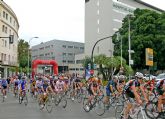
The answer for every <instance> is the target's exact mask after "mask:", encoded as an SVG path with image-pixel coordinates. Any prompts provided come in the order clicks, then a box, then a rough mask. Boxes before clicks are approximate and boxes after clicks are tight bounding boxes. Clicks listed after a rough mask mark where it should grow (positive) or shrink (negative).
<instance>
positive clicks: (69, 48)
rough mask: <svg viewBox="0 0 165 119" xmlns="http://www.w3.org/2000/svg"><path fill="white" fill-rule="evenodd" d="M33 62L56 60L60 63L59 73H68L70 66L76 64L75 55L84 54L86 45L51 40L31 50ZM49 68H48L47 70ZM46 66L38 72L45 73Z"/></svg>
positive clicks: (41, 67)
mask: <svg viewBox="0 0 165 119" xmlns="http://www.w3.org/2000/svg"><path fill="white" fill-rule="evenodd" d="M31 52H32V60H35V59H43V60H44V59H45V60H49V59H54V60H56V62H57V63H58V66H59V72H63V71H68V70H69V69H70V68H69V65H70V64H74V63H75V55H76V54H80V53H84V43H79V42H72V41H62V40H51V41H48V42H45V43H41V44H39V45H35V46H33V47H32V49H31ZM49 68H50V67H49V66H46V69H47V70H50V71H51V68H50V69H49ZM44 69H45V66H42V65H41V66H40V67H39V68H38V72H40V73H43V71H44Z"/></svg>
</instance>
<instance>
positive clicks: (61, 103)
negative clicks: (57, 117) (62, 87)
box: [60, 96, 67, 108]
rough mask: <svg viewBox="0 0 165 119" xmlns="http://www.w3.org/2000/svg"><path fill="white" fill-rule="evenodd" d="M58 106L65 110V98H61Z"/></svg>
mask: <svg viewBox="0 0 165 119" xmlns="http://www.w3.org/2000/svg"><path fill="white" fill-rule="evenodd" d="M60 106H62V107H63V108H66V106H67V100H66V98H65V96H64V97H62V99H61V102H60Z"/></svg>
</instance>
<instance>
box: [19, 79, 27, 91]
mask: <svg viewBox="0 0 165 119" xmlns="http://www.w3.org/2000/svg"><path fill="white" fill-rule="evenodd" d="M20 85H21V88H22V90H24V89H25V86H26V80H20Z"/></svg>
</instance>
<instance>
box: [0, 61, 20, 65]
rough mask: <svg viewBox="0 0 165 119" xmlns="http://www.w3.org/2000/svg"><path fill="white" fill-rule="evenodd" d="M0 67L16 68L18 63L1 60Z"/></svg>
mask: <svg viewBox="0 0 165 119" xmlns="http://www.w3.org/2000/svg"><path fill="white" fill-rule="evenodd" d="M1 65H6V66H18V63H17V62H14V61H7V60H2V62H1Z"/></svg>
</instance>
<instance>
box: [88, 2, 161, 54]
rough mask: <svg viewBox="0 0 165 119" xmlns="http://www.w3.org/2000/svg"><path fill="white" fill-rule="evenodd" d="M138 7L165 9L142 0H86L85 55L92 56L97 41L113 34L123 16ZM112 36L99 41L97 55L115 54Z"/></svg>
mask: <svg viewBox="0 0 165 119" xmlns="http://www.w3.org/2000/svg"><path fill="white" fill-rule="evenodd" d="M136 8H140V9H150V10H154V11H157V12H159V13H161V12H163V10H161V9H159V8H156V7H154V6H152V5H149V4H147V3H145V2H143V1H141V0H86V1H85V55H87V56H91V52H92V48H93V46H94V44H95V43H96V41H98V40H99V39H102V38H105V37H107V36H112V35H113V34H114V33H115V32H117V31H118V30H119V28H121V26H122V20H123V18H124V17H125V16H126V15H128V14H133V11H134V10H135V9H136ZM113 46H114V45H113V43H112V40H111V38H108V39H106V40H103V41H101V42H99V43H98V44H97V45H96V47H95V50H94V54H95V55H99V54H105V55H107V56H112V55H113V49H114V48H113Z"/></svg>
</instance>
